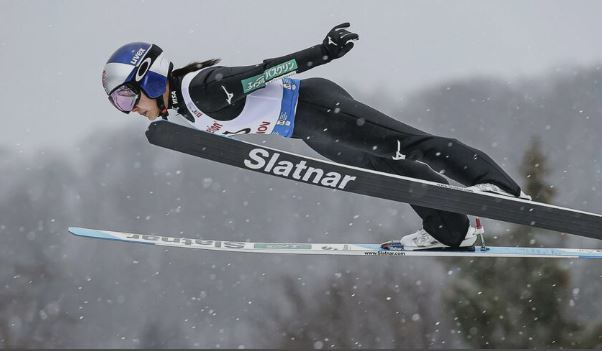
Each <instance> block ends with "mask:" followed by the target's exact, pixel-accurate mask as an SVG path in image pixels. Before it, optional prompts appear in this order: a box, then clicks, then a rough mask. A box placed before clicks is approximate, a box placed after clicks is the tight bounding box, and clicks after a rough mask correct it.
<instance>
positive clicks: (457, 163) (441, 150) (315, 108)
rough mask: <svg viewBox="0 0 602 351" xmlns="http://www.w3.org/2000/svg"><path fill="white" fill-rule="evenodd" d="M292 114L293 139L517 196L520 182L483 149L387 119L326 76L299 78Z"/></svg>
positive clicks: (387, 117)
mask: <svg viewBox="0 0 602 351" xmlns="http://www.w3.org/2000/svg"><path fill="white" fill-rule="evenodd" d="M296 116H297V117H296V121H295V134H294V135H293V137H303V138H311V139H314V140H316V141H319V142H327V141H334V142H336V143H339V144H342V145H344V146H347V147H351V148H355V149H358V150H361V151H362V152H367V153H370V154H372V155H375V156H379V157H384V158H391V159H392V158H393V157H395V156H398V157H397V158H399V157H405V158H406V159H410V160H417V161H421V162H425V163H427V164H428V165H429V166H430V167H431V168H433V169H434V170H435V171H437V172H441V173H443V174H445V175H446V176H448V177H450V178H452V179H454V180H456V181H458V182H460V183H461V184H463V185H466V186H472V185H475V184H480V183H492V184H495V185H498V186H499V187H501V188H502V189H504V190H506V191H508V192H509V193H511V194H513V195H515V196H518V195H519V194H520V187H519V186H518V184H516V182H514V181H513V180H512V178H510V176H509V175H508V174H507V173H506V172H504V170H502V168H501V167H500V166H498V165H497V164H496V163H495V161H493V160H492V159H491V158H490V157H489V156H488V155H486V154H485V153H484V152H482V151H480V150H477V149H474V148H472V147H469V146H467V145H465V144H463V143H461V142H459V141H458V140H456V139H453V138H444V137H438V136H434V135H430V134H428V133H425V132H423V131H420V130H418V129H416V128H413V127H411V126H408V125H406V124H404V123H402V122H399V121H397V120H395V119H393V118H390V117H389V116H387V115H385V114H383V113H381V112H379V111H377V110H375V109H373V108H371V107H370V106H367V105H365V104H363V103H361V102H358V101H356V100H354V99H353V98H352V97H351V95H349V94H348V93H347V92H346V91H345V90H344V89H343V88H341V87H340V86H338V85H337V84H335V83H333V82H331V81H328V80H326V79H321V78H312V79H305V80H302V81H301V89H300V92H299V102H298V106H297V115H296Z"/></svg>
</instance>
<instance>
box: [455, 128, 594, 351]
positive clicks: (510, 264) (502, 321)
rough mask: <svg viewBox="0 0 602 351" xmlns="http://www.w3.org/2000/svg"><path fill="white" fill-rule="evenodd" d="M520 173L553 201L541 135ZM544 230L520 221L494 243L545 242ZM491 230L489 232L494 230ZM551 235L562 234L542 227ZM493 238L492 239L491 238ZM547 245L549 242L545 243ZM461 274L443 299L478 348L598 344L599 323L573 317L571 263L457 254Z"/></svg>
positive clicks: (542, 198)
mask: <svg viewBox="0 0 602 351" xmlns="http://www.w3.org/2000/svg"><path fill="white" fill-rule="evenodd" d="M521 173H522V175H523V177H524V178H525V181H526V186H525V187H524V191H525V192H526V193H528V194H530V195H531V196H532V197H533V200H534V201H539V202H544V203H550V202H551V201H552V199H553V197H554V195H555V193H556V192H555V189H554V188H553V187H552V186H551V185H549V184H548V183H547V182H546V180H545V179H546V177H547V176H549V174H550V169H549V167H548V166H547V161H546V158H545V156H544V154H543V152H542V150H541V143H540V141H539V139H533V141H532V143H531V146H530V148H529V150H528V151H527V153H526V154H525V156H524V159H523V163H522V167H521ZM541 233H542V230H540V229H535V228H531V227H527V226H516V228H515V229H513V230H512V231H511V232H509V233H507V234H503V235H500V236H499V238H498V239H497V240H495V245H508V246H513V245H517V246H541V245H540V244H539V243H538V235H540V234H541ZM491 234H492V233H489V236H491ZM544 234H545V236H542V237H541V239H546V240H545V241H546V244H547V245H549V244H555V245H558V244H562V241H563V239H558V240H556V241H555V242H551V241H550V240H547V239H548V238H550V237H554V235H555V237H556V238H558V234H555V233H553V232H546V233H544ZM490 241H491V240H490ZM547 245H546V246H547ZM456 262H458V268H459V272H458V275H457V280H456V281H455V282H454V283H452V285H451V286H450V288H449V289H448V291H447V292H446V294H445V295H444V304H445V306H446V308H447V310H448V311H449V312H450V314H451V317H452V318H453V320H454V321H455V322H456V327H457V329H458V333H460V334H461V335H463V336H464V339H465V340H466V342H468V344H469V345H470V346H472V347H475V348H490V347H494V348H524V347H529V348H533V347H554V348H556V347H594V346H600V345H601V344H600V339H599V334H600V326H596V327H595V328H593V329H594V330H593V331H590V330H587V328H584V327H583V326H582V325H581V324H580V323H578V322H577V321H575V320H573V319H572V318H571V316H570V315H569V313H568V310H567V307H568V306H569V303H570V300H571V280H570V274H569V271H568V269H566V268H564V267H563V266H562V265H561V264H562V262H561V261H560V260H555V259H537V258H485V259H476V260H459V261H456Z"/></svg>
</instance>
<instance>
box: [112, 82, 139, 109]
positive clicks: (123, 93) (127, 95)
mask: <svg viewBox="0 0 602 351" xmlns="http://www.w3.org/2000/svg"><path fill="white" fill-rule="evenodd" d="M139 100H140V89H138V88H137V87H135V86H132V85H130V84H127V83H126V84H122V85H120V86H118V87H117V88H115V89H114V90H113V91H112V92H111V93H110V94H109V101H110V102H111V104H112V105H113V106H115V108H117V109H118V110H119V111H121V112H123V113H130V112H131V111H132V110H133V109H134V106H136V104H137V103H138V101H139Z"/></svg>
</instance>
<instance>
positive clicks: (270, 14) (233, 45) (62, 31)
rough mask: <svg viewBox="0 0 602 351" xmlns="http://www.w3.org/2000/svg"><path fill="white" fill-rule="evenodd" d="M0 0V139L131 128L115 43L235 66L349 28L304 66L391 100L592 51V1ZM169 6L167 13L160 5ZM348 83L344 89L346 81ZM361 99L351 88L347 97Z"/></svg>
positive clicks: (57, 138) (59, 139) (595, 45)
mask: <svg viewBox="0 0 602 351" xmlns="http://www.w3.org/2000/svg"><path fill="white" fill-rule="evenodd" d="M299 4H300V3H299V2H289V1H215V0H212V1H75V0H74V1H22V0H18V1H17V0H14V1H12V0H8V1H7V0H1V1H0V6H1V8H2V11H0V63H1V64H0V77H2V78H1V79H0V89H1V91H2V95H1V96H0V100H1V102H2V106H3V107H4V108H5V110H8V112H4V117H3V118H4V120H5V121H6V120H8V126H7V125H6V123H5V127H4V128H1V129H0V146H10V147H12V148H16V149H18V150H22V151H30V150H33V149H39V148H47V147H55V146H63V147H64V146H68V145H72V143H73V142H77V141H81V140H82V139H83V138H85V137H88V136H89V135H90V133H92V132H93V131H94V130H95V129H96V128H98V127H102V126H111V127H113V128H119V127H124V128H140V129H141V130H142V129H143V128H144V125H145V123H144V122H143V121H142V120H139V121H137V120H136V119H133V118H130V117H127V118H126V116H125V115H123V114H121V113H119V112H117V111H116V110H115V109H114V108H113V107H112V106H110V104H109V103H108V102H107V101H106V96H105V94H104V91H103V90H102V87H101V84H100V73H101V71H102V66H103V64H104V62H105V61H106V59H107V58H108V56H109V55H110V54H111V53H112V52H113V51H114V50H115V49H116V48H117V47H119V46H120V45H122V44H124V43H126V42H129V41H136V40H143V41H151V42H155V43H157V44H159V45H160V46H161V47H163V49H164V50H166V51H167V52H168V54H169V55H170V57H171V58H172V60H173V61H174V63H175V64H176V66H178V65H183V64H186V63H188V62H190V61H193V60H197V59H206V58H211V57H221V58H222V59H223V64H224V65H246V64H253V63H256V62H259V61H261V60H262V59H263V58H268V57H273V56H280V55H283V54H287V53H290V52H293V51H296V50H299V49H303V48H306V47H308V46H311V45H314V44H317V43H319V42H320V41H321V40H322V38H323V37H324V35H325V34H326V32H327V31H328V30H329V29H330V28H331V27H332V26H333V25H335V24H338V23H341V22H344V21H350V22H351V23H352V30H354V31H356V32H357V33H359V34H360V41H359V42H358V43H357V45H356V47H355V48H354V50H353V51H352V52H351V53H349V54H348V55H347V56H346V57H344V58H343V59H341V60H337V61H334V62H332V63H331V64H329V65H326V66H322V67H319V68H316V69H314V70H311V71H309V72H307V73H305V74H304V75H303V76H302V77H309V76H324V77H327V78H330V79H333V80H335V81H337V82H339V83H341V84H342V85H343V86H346V85H347V86H350V87H351V86H354V88H353V89H357V88H355V87H356V86H361V87H362V91H357V90H356V92H360V93H361V92H364V91H365V92H366V93H368V92H369V91H370V90H371V89H374V88H375V87H377V86H378V85H382V86H383V87H384V88H386V89H387V90H388V91H389V92H390V93H391V95H395V94H397V96H399V97H400V99H402V98H403V97H404V96H406V95H407V94H408V93H409V92H412V91H414V90H416V89H420V88H423V87H425V86H428V85H429V84H434V83H436V82H439V81H441V80H445V79H451V78H458V77H463V76H468V75H472V74H487V75H495V76H500V77H504V78H507V79H514V78H517V77H521V76H525V75H534V74H541V73H543V72H546V71H548V70H552V69H554V68H555V67H559V66H563V65H566V64H592V63H599V62H600V61H602V40H601V39H600V33H602V20H601V19H602V2H600V1H579V2H575V1H508V0H503V1H476V0H474V1H368V0H362V1H350V0H344V1H327V0H322V1H313V0H308V1H304V2H302V4H303V5H302V6H301V7H302V8H299V6H298V5H299ZM172 14H175V15H172ZM356 95H357V94H356ZM357 97H358V98H359V99H360V100H361V95H360V96H357Z"/></svg>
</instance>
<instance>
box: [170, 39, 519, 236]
mask: <svg viewBox="0 0 602 351" xmlns="http://www.w3.org/2000/svg"><path fill="white" fill-rule="evenodd" d="M330 60H331V59H330V58H329V57H328V55H327V54H326V52H325V51H324V48H323V47H322V46H321V45H317V46H314V47H311V48H308V49H306V50H302V51H299V52H296V53H293V54H291V55H287V56H283V57H279V58H273V59H267V60H264V61H263V63H262V64H258V65H254V66H244V67H223V66H211V67H207V68H203V69H201V70H199V71H195V72H191V73H188V74H186V75H185V76H183V77H173V78H172V81H171V89H172V91H171V93H170V96H171V101H170V107H171V108H174V109H177V110H178V112H179V113H180V114H182V115H183V116H184V117H185V118H186V119H187V120H188V122H189V123H190V124H192V125H193V126H194V127H195V128H198V129H200V130H204V131H207V132H211V133H216V134H221V135H224V136H229V135H234V134H247V133H263V134H277V135H281V136H284V137H291V138H295V139H301V140H303V141H304V142H305V143H306V144H307V145H308V146H309V147H311V148H312V149H313V150H315V151H316V152H318V153H319V154H321V155H322V156H324V157H326V158H328V159H330V160H332V161H334V162H338V163H342V164H346V165H350V166H356V167H362V168H366V169H372V170H376V171H380V172H387V173H393V174H397V175H402V176H408V177H413V178H419V179H424V180H429V181H434V182H438V183H444V184H448V181H447V179H446V178H445V177H444V176H443V175H442V174H445V176H447V177H449V178H451V179H454V180H455V181H457V182H459V183H461V184H463V185H465V186H472V185H475V184H479V183H492V184H495V185H498V186H499V187H501V188H502V189H503V190H505V191H507V192H509V193H511V194H513V195H515V196H518V195H519V194H520V187H519V186H518V185H517V184H516V182H514V181H513V180H512V179H511V178H510V176H509V175H508V174H506V173H505V172H504V171H503V170H502V168H501V167H500V166H498V165H497V164H496V163H495V162H494V161H493V160H492V159H491V158H490V157H489V156H487V155H486V154H485V153H483V152H482V151H479V150H477V149H474V148H471V147H469V146H467V145H465V144H463V143H461V142H459V141H458V140H456V139H452V138H446V137H439V136H435V135H431V134H428V133H425V132H423V131H420V130H418V129H416V128H413V127H411V126H408V125H406V124H404V123H402V122H400V121H398V120H396V119H393V118H391V117H389V116H387V115H385V114H383V113H381V112H379V111H377V110H375V109H373V108H371V107H370V106H367V105H365V104H363V103H361V102H359V101H357V100H355V99H354V98H353V97H352V96H351V95H350V94H349V93H348V92H347V91H345V90H344V89H343V88H342V87H340V86H338V85H337V84H335V83H333V82H331V81H329V80H326V79H322V78H310V79H303V80H296V79H291V78H283V76H287V75H290V74H294V73H301V72H304V71H306V70H308V69H310V68H312V67H315V66H318V65H322V64H324V63H327V62H329V61H330ZM412 208H413V209H414V210H415V211H416V213H417V214H418V215H419V216H420V217H421V218H422V220H423V228H424V229H425V230H426V231H427V232H428V233H429V234H431V235H432V236H433V237H435V238H436V239H437V240H439V241H440V242H441V243H443V244H445V245H448V246H458V245H459V244H460V243H461V242H462V240H463V239H464V237H465V235H466V233H467V230H468V227H469V220H468V217H467V216H466V215H464V214H458V213H453V212H447V211H440V210H435V209H431V208H425V207H420V206H412Z"/></svg>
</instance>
